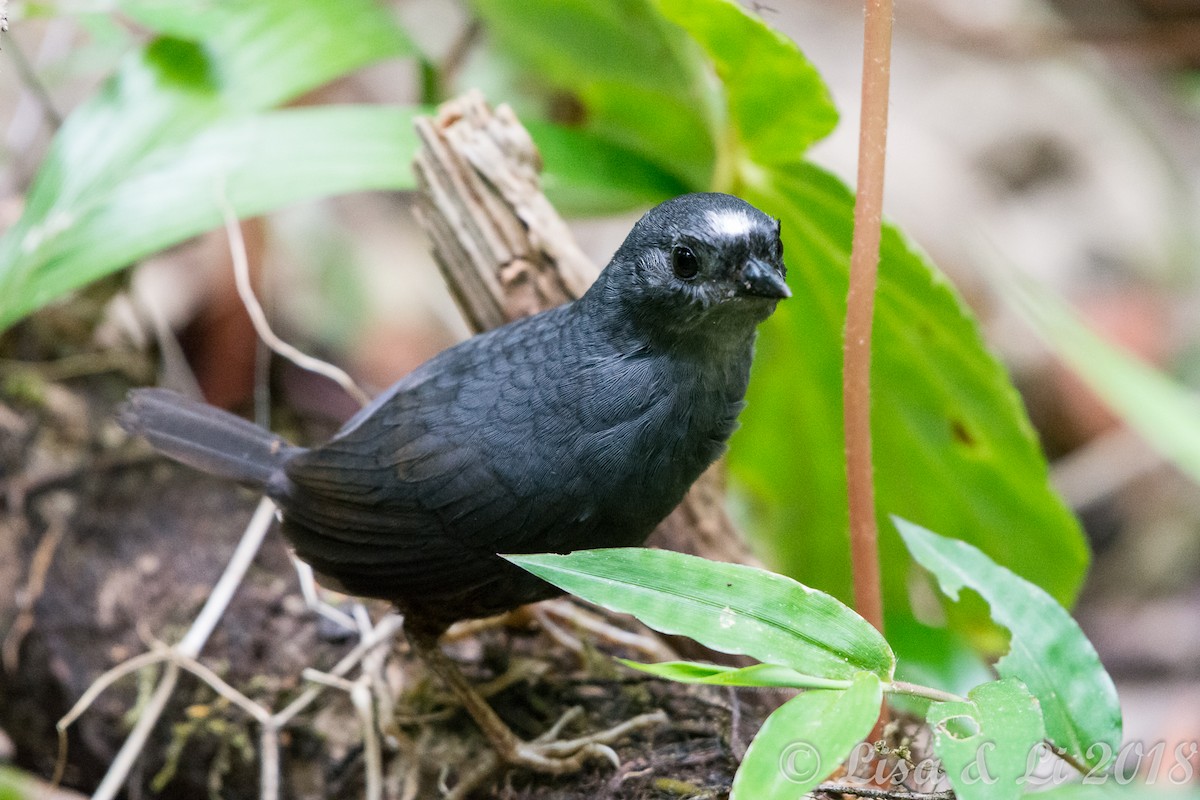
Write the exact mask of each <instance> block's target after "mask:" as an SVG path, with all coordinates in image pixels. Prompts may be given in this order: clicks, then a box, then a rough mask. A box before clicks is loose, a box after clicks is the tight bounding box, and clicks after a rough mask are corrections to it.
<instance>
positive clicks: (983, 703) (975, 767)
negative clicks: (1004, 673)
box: [925, 678, 1045, 800]
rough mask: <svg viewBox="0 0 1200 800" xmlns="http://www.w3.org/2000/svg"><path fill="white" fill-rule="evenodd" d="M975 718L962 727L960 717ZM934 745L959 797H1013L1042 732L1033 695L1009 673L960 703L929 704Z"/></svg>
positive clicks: (1021, 789)
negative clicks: (970, 725)
mask: <svg viewBox="0 0 1200 800" xmlns="http://www.w3.org/2000/svg"><path fill="white" fill-rule="evenodd" d="M963 718H965V719H968V720H970V721H972V722H973V723H974V726H973V728H974V730H972V731H964V730H963V729H962V728H961V727H956V725H955V724H954V723H955V722H957V721H958V720H960V719H963ZM925 721H926V722H928V723H929V726H930V728H932V729H933V749H934V752H935V753H937V755H938V757H939V758H940V759H942V764H943V765H944V766H945V769H946V777H947V778H948V779H949V780H950V785H951V786H953V787H954V792H955V794H956V795H957V796H958V797H959V798H960V800H1016V799H1017V798H1018V797H1020V796H1021V794H1022V793H1023V792H1024V791H1025V786H1024V785H1023V781H1022V780H1021V779H1022V778H1023V777H1024V776H1025V775H1026V774H1027V773H1028V772H1029V769H1030V754H1031V753H1033V752H1034V750H1035V748H1036V746H1037V745H1038V743H1039V742H1041V741H1042V738H1043V737H1044V736H1045V728H1044V726H1043V725H1042V713H1041V709H1040V708H1039V706H1038V701H1037V698H1035V697H1034V696H1033V695H1031V694H1030V693H1029V690H1028V689H1026V688H1025V686H1024V684H1022V683H1021V682H1020V681H1018V680H1015V679H1013V678H1007V679H1005V680H1002V681H996V682H992V683H985V684H982V685H980V686H977V687H975V688H974V689H972V690H971V694H970V699H969V700H967V701H962V702H939V703H934V704H933V705H931V706H930V707H929V713H928V714H926V716H925Z"/></svg>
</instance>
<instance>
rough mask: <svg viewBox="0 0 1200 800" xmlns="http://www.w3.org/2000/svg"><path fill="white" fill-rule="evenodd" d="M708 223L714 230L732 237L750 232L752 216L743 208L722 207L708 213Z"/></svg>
mask: <svg viewBox="0 0 1200 800" xmlns="http://www.w3.org/2000/svg"><path fill="white" fill-rule="evenodd" d="M707 217H708V224H709V225H710V226H711V227H712V229H713V230H714V231H716V232H717V233H719V234H720V235H722V236H728V237H730V238H733V237H737V236H745V235H746V234H748V233H750V226H751V222H750V216H749V215H748V214H747V213H746V212H745V211H743V210H742V209H740V208H739V209H732V210H730V209H722V210H721V211H709V212H708V213H707Z"/></svg>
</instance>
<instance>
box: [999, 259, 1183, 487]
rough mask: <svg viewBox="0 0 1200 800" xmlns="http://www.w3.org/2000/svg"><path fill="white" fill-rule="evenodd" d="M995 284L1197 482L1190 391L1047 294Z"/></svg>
mask: <svg viewBox="0 0 1200 800" xmlns="http://www.w3.org/2000/svg"><path fill="white" fill-rule="evenodd" d="M995 283H996V285H997V286H999V287H1000V288H1001V290H1002V292H1003V293H1004V294H1005V295H1006V296H1007V297H1008V299H1009V300H1010V301H1011V302H1012V303H1013V304H1014V305H1015V306H1016V307H1017V308H1018V309H1019V310H1020V311H1022V312H1023V313H1024V315H1025V317H1026V319H1028V320H1029V321H1030V323H1032V324H1033V326H1034V329H1035V330H1036V331H1037V332H1038V333H1039V334H1040V335H1041V336H1042V337H1043V338H1044V339H1045V340H1046V342H1047V343H1048V344H1049V345H1050V346H1051V347H1052V348H1054V350H1055V351H1056V352H1057V353H1058V354H1059V356H1061V357H1062V358H1063V360H1064V361H1066V362H1067V363H1068V364H1070V366H1071V368H1072V369H1074V370H1075V371H1076V372H1077V373H1078V374H1079V376H1080V377H1081V378H1083V379H1084V380H1085V381H1086V382H1087V383H1088V384H1089V385H1090V386H1091V387H1092V388H1093V389H1094V390H1095V391H1096V393H1097V394H1099V395H1100V397H1101V398H1103V400H1104V401H1105V402H1106V403H1108V405H1109V406H1110V407H1112V409H1113V410H1114V411H1115V412H1116V413H1117V414H1119V415H1120V416H1121V418H1122V419H1124V420H1125V421H1126V422H1128V423H1129V425H1130V427H1132V428H1133V429H1134V430H1136V431H1137V432H1138V433H1140V434H1141V435H1142V436H1143V437H1145V439H1146V441H1147V442H1149V443H1150V444H1151V445H1152V446H1153V447H1154V449H1156V450H1157V451H1158V452H1159V453H1161V454H1162V455H1163V456H1164V457H1166V458H1168V459H1170V460H1171V461H1172V462H1173V463H1174V464H1175V465H1176V466H1178V467H1179V468H1180V469H1181V470H1183V471H1184V472H1186V473H1187V474H1188V475H1189V476H1191V478H1192V480H1195V481H1200V402H1198V401H1197V399H1196V395H1195V393H1194V392H1193V391H1191V390H1189V389H1188V388H1187V387H1185V386H1182V385H1181V384H1179V383H1178V382H1177V381H1175V380H1172V379H1171V378H1170V377H1169V376H1167V375H1165V374H1164V373H1162V372H1160V371H1159V370H1156V369H1155V368H1154V367H1152V366H1150V365H1149V364H1147V363H1145V362H1144V361H1141V360H1140V359H1138V358H1136V357H1135V356H1133V355H1131V354H1129V353H1126V352H1124V351H1123V350H1121V349H1119V348H1118V347H1116V346H1114V345H1111V344H1109V343H1107V342H1105V341H1104V340H1103V339H1101V338H1100V337H1099V336H1097V335H1096V334H1095V333H1093V332H1092V331H1091V330H1089V329H1088V327H1087V326H1086V325H1084V324H1083V323H1082V322H1081V321H1080V320H1079V319H1078V317H1076V316H1075V314H1073V313H1072V312H1071V310H1070V309H1069V308H1068V307H1067V306H1066V305H1065V304H1064V303H1063V302H1062V301H1060V300H1058V299H1057V298H1056V297H1054V296H1053V295H1052V294H1050V292H1048V291H1046V290H1044V289H1039V288H1038V287H1035V286H1034V285H1032V284H1030V283H1028V282H1026V281H1022V280H1020V279H1019V278H1016V277H1015V276H1000V275H997V276H996V281H995Z"/></svg>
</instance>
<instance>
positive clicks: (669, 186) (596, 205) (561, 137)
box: [525, 120, 687, 215]
mask: <svg viewBox="0 0 1200 800" xmlns="http://www.w3.org/2000/svg"><path fill="white" fill-rule="evenodd" d="M525 127H526V128H527V129H528V130H529V134H530V135H531V136H532V137H533V141H534V142H535V143H536V144H537V148H538V151H539V152H540V153H541V155H542V163H543V164H544V165H545V168H544V170H543V172H542V189H543V190H544V191H545V192H546V196H547V197H549V198H550V200H551V202H553V203H554V206H555V208H556V209H557V210H558V211H559V212H561V213H563V214H566V215H570V214H587V215H595V214H604V213H615V212H618V211H628V210H629V209H631V208H637V207H639V206H647V205H654V204H656V203H659V202H661V201H663V200H665V199H667V198H668V197H674V196H676V195H679V194H684V193H686V192H687V187H686V186H685V185H683V184H682V183H680V181H679V179H678V178H676V177H675V176H673V175H671V174H670V173H668V172H665V171H663V169H662V168H661V167H660V166H658V165H657V164H655V163H654V162H653V161H650V160H648V159H646V158H644V157H642V156H640V155H638V154H637V153H635V152H633V151H632V150H629V149H627V148H625V147H623V146H621V145H618V144H614V143H613V142H611V141H609V140H607V139H604V138H601V137H600V136H596V135H595V134H591V133H588V132H586V131H580V130H575V129H571V128H564V127H562V126H560V125H551V124H548V123H545V122H540V121H537V120H531V121H529V122H527V123H525Z"/></svg>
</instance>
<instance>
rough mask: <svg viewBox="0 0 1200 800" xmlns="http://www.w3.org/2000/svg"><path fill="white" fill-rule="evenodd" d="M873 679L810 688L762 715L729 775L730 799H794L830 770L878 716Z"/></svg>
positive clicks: (877, 686) (859, 677) (863, 677)
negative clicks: (847, 685) (743, 754)
mask: <svg viewBox="0 0 1200 800" xmlns="http://www.w3.org/2000/svg"><path fill="white" fill-rule="evenodd" d="M882 701H883V693H882V690H881V688H880V684H879V678H878V677H877V676H875V675H874V674H872V673H869V672H860V673H858V674H857V675H855V676H854V678H853V682H852V684H851V686H850V688H849V689H845V690H821V689H812V690H809V691H807V692H804V693H803V694H801V695H800V696H799V697H794V698H792V699H791V700H789V701H787V702H786V703H784V704H783V705H782V706H780V707H779V708H778V709H776V711H775V713H773V714H772V715H771V716H770V717H768V718H767V721H766V722H764V723H763V726H762V727H761V728H760V729H759V731H758V733H757V734H756V735H755V737H754V741H753V742H751V743H750V747H749V749H747V750H746V757H745V758H744V759H742V765H741V767H740V768H739V769H738V772H737V775H735V776H734V778H733V791H732V793H731V794H730V800H795V798H798V797H803V796H804V795H805V794H806V793H808V792H809V791H810V790H812V788H813V787H815V786H816V785H817V784H819V783H820V782H821V781H823V780H825V778H827V777H829V776H830V775H831V774H833V771H834V770H835V769H837V767H838V765H840V764H841V763H842V761H844V760H845V759H846V756H848V755H849V754H850V751H851V750H853V749H854V746H855V745H856V744H858V743H859V742H861V741H862V739H863V737H864V736H866V735H867V733H868V732H869V731H870V730H871V726H872V725H874V724H875V720H876V719H877V718H878V717H879V707H880V704H881V703H882Z"/></svg>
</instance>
